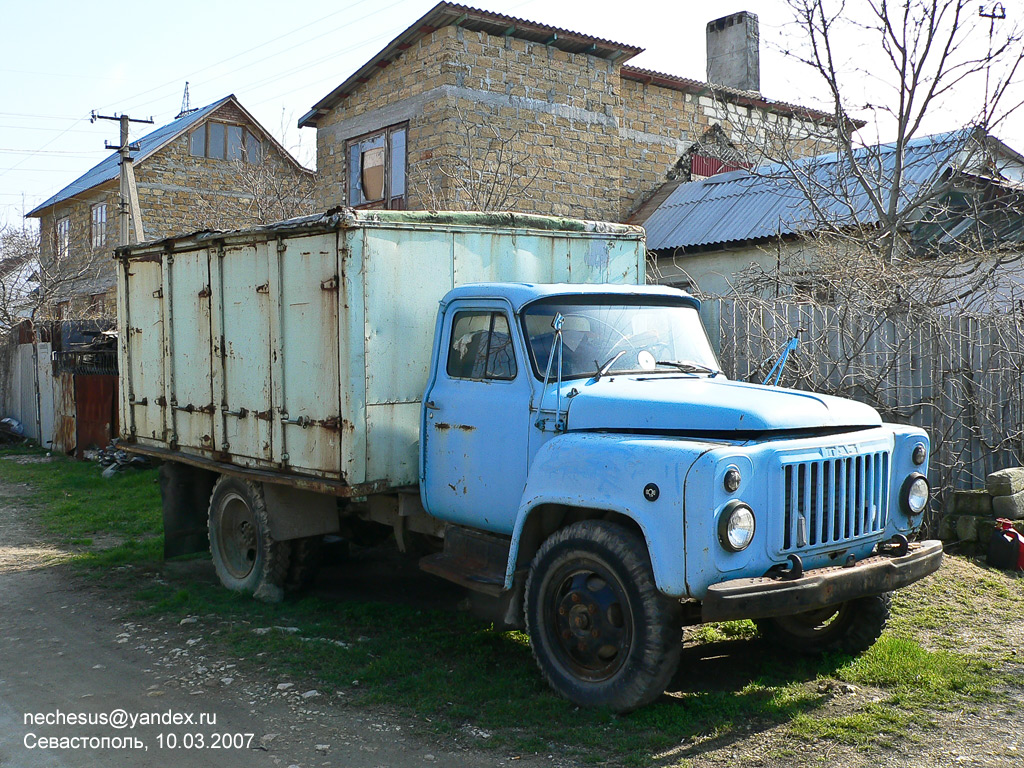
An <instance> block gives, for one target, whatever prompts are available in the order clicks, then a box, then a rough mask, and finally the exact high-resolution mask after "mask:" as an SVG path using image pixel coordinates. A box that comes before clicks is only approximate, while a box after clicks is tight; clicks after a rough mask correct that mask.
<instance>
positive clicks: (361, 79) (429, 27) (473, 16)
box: [298, 2, 644, 128]
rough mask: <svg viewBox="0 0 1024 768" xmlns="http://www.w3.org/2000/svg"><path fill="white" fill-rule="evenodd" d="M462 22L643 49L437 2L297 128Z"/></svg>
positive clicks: (601, 48) (606, 47)
mask: <svg viewBox="0 0 1024 768" xmlns="http://www.w3.org/2000/svg"><path fill="white" fill-rule="evenodd" d="M466 22H476V23H478V24H479V23H486V24H492V23H493V24H500V25H501V26H503V27H504V30H503V32H502V34H504V35H511V36H514V35H515V33H516V32H517V31H519V32H531V33H533V34H542V35H544V36H546V37H547V38H549V39H548V40H547V42H544V43H543V44H546V45H555V46H556V47H558V45H557V43H558V42H562V43H563V44H567V43H572V44H573V45H586V46H587V48H586V52H588V53H592V54H593V55H599V54H600V53H601V52H603V53H604V56H603V58H608V59H612V60H613V61H625V60H628V59H631V58H632V57H633V56H636V55H637V54H638V53H642V52H643V50H644V49H643V48H641V47H639V46H633V45H624V44H622V43H616V42H614V41H611V40H604V39H602V38H598V37H592V36H590V35H584V34H581V33H579V32H573V31H571V30H566V29H561V28H559V27H551V26H548V25H546V24H539V23H537V22H533V21H529V20H527V19H519V18H516V17H514V16H506V15H504V14H500V13H492V12H490V11H483V10H480V9H479V8H470V7H468V6H464V5H457V4H455V3H447V2H441V3H438V4H437V5H435V6H434V7H433V8H431V9H430V10H429V11H427V12H426V13H425V14H424V15H423V16H421V17H420V18H419V19H418V20H417V21H415V22H413V23H412V24H410V25H409V26H408V27H406V28H405V29H404V30H403V31H402V32H401V33H399V35H398V36H397V37H396V38H395V39H394V40H392V41H391V42H390V43H388V44H387V45H386V46H384V48H382V49H381V50H380V51H379V52H378V53H377V54H376V55H375V56H373V57H372V58H371V59H370V60H369V61H367V62H366V63H365V64H363V65H362V66H361V67H360V68H359V69H358V70H356V71H355V72H354V73H353V74H352V75H350V76H349V77H348V78H347V79H346V80H345V81H344V82H343V83H342V84H341V85H339V86H338V87H337V88H335V89H334V90H332V91H331V92H330V93H328V94H327V95H326V96H324V97H323V98H322V99H320V101H318V102H317V103H316V104H314V105H313V108H312V109H310V110H309V112H307V113H306V114H305V115H303V116H302V117H301V118H300V119H299V123H298V125H299V128H316V127H317V122H318V121H319V118H320V117H322V116H323V115H325V114H327V113H328V112H329V111H330V110H331V109H333V108H334V107H335V106H337V104H338V103H339V102H340V101H342V100H343V99H345V98H347V97H348V95H349V94H350V93H351V92H352V91H353V90H354V89H355V88H356V87H358V86H359V85H361V84H363V83H365V82H368V81H369V79H370V76H371V75H372V74H374V73H375V72H377V71H379V70H380V69H382V68H384V67H387V66H388V65H389V64H391V62H392V61H393V60H394V59H395V58H396V57H397V56H399V55H400V54H401V53H403V52H404V51H406V50H408V49H409V48H411V47H412V44H413V43H414V42H415V41H417V40H419V39H420V38H422V37H424V36H426V35H429V34H431V33H433V32H435V31H437V30H438V29H442V28H443V27H447V26H451V25H454V26H461V25H463V24H464V23H466ZM495 31H497V30H495ZM537 42H541V41H537ZM591 49H592V50H591Z"/></svg>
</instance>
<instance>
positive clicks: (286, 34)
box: [108, 0, 405, 108]
mask: <svg viewBox="0 0 1024 768" xmlns="http://www.w3.org/2000/svg"><path fill="white" fill-rule="evenodd" d="M400 1H402V2H404V1H405V0H400ZM365 2H369V0H358V1H357V2H355V3H353V4H352V5H349V6H346V7H345V8H342V9H340V10H337V11H334V12H332V13H329V14H327V15H326V16H321V17H320V18H319V19H315V20H314V21H311V22H309V23H308V24H303V25H302V26H299V27H296V28H295V29H293V30H291V31H290V32H284V33H282V34H280V35H277V36H275V37H272V38H271V39H269V40H267V41H265V42H263V43H259V44H258V45H254V46H253V47H251V48H247V49H246V50H244V51H241V52H239V53H235V54H232V55H231V56H228V57H227V58H224V59H221V60H219V61H215V62H213V63H212V64H208V65H206V66H205V67H200V68H199V69H197V70H194V71H193V72H190V73H189V74H187V75H186V76H185V77H186V78H188V79H189V80H190V81H194V78H195V76H196V75H197V74H199V73H201V72H205V71H207V70H209V69H213V68H214V67H218V66H220V65H221V64H225V63H227V62H229V61H232V60H233V59H237V58H238V57H240V56H244V55H245V54H247V53H251V52H253V51H255V50H258V49H260V48H264V47H266V46H268V45H271V44H273V43H275V42H277V41H278V40H282V39H284V38H286V37H290V36H291V35H293V34H295V33H297V32H301V31H302V30H303V29H306V28H307V27H311V26H314V25H315V24H319V23H320V22H322V21H324V20H325V19H329V18H331V17H332V16H337V15H338V14H339V13H348V12H349V11H351V10H352V8H354V7H356V6H357V5H362V4H363V3H365ZM388 7H390V6H388ZM380 10H384V9H380ZM378 12H380V11H375V12H374V13H378ZM369 15H370V16H372V15H373V13H371V14H369ZM363 18H366V17H363ZM351 23H353V22H352V20H348V21H346V22H345V24H343V25H342V26H340V27H336V28H334V29H333V30H331V31H337V30H338V29H342V28H344V27H346V26H348V25H349V24H351ZM325 34H327V33H325ZM317 37H322V35H318V36H317ZM309 39H316V38H309ZM309 39H307V40H304V41H303V42H302V43H300V44H299V45H305V44H306V43H308V41H309ZM295 47H298V45H297V46H292V47H291V48H288V49H286V50H292V48H295ZM276 55H278V54H272V55H271V56H267V57H264V58H262V59H260V61H259V62H258V63H263V62H265V61H266V60H267V59H269V58H273V56H276ZM250 66H253V65H252V64H248V65H246V66H245V67H241V68H240V69H246V68H247V67H250ZM240 69H236V70H232V71H231V73H234V72H237V71H240ZM231 73H228V74H231ZM180 82H181V78H180V77H178V78H175V79H174V80H169V81H168V82H166V83H162V84H161V85H157V86H155V87H153V88H147V89H146V90H144V91H140V92H139V93H136V94H134V95H132V96H128V97H127V98H125V99H121V100H120V101H121V102H127V103H128V104H129V106H131V107H132V108H136V107H143V106H147V105H149V104H153V103H155V102H156V101H159V100H160V98H157V99H151V100H150V101H146V102H142V103H141V104H136V103H134V102H133V99H137V98H139V97H141V96H148V95H151V94H153V93H154V92H156V91H161V90H162V89H164V88H167V87H169V86H172V85H177V84H178V83H180ZM200 82H203V81H200ZM108 106H109V105H108Z"/></svg>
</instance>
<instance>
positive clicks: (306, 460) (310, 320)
mask: <svg viewBox="0 0 1024 768" xmlns="http://www.w3.org/2000/svg"><path fill="white" fill-rule="evenodd" d="M336 242H337V241H336V236H335V235H334V234H333V233H331V234H327V235H316V236H313V237H304V238H293V239H289V240H287V241H284V247H283V248H281V249H280V250H279V251H278V253H277V261H276V263H277V265H279V268H280V269H279V272H278V273H277V274H276V275H275V270H274V269H273V266H272V268H271V275H270V279H271V286H272V288H273V285H274V282H275V278H276V280H277V284H278V286H279V288H278V290H277V291H274V290H272V291H271V294H272V296H277V297H279V302H280V304H279V307H278V313H277V314H276V318H278V319H279V322H278V323H277V325H276V326H275V325H274V318H272V319H271V323H272V325H271V334H272V335H273V336H274V338H275V344H274V348H275V349H276V351H277V354H276V356H275V357H274V358H273V359H272V360H271V378H272V379H273V381H274V402H275V403H279V404H280V407H279V409H278V413H277V414H275V416H276V419H277V423H276V424H275V429H279V430H280V431H279V432H275V434H276V435H280V439H279V440H275V450H274V453H275V459H276V460H278V461H281V462H282V463H283V464H287V465H288V466H290V467H293V468H294V469H297V470H306V471H310V472H313V473H316V474H323V473H332V474H333V473H337V472H339V471H340V463H341V444H340V436H341V400H340V393H339V390H338V282H339V280H338V256H337V246H336ZM271 258H272V259H273V254H272V255H271ZM272 264H273V262H272Z"/></svg>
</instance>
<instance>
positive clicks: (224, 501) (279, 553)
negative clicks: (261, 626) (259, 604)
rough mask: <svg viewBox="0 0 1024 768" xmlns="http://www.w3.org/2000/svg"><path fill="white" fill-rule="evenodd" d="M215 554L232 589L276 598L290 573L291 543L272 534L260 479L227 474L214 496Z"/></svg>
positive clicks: (219, 569) (222, 578) (218, 567)
mask: <svg viewBox="0 0 1024 768" xmlns="http://www.w3.org/2000/svg"><path fill="white" fill-rule="evenodd" d="M209 530H210V554H211V556H212V558H213V567H214V570H215V571H216V572H217V577H218V578H219V579H220V581H221V583H222V584H223V585H224V586H225V587H227V588H228V589H231V590H234V591H236V592H246V593H248V594H251V595H254V596H255V597H258V598H260V599H261V600H267V601H269V602H276V601H278V600H280V599H281V598H282V596H283V589H282V587H283V584H284V580H285V577H286V576H287V574H288V556H289V546H288V542H284V541H275V540H274V538H273V537H272V536H271V535H270V524H269V519H268V513H267V505H266V502H265V501H264V499H263V488H262V486H261V485H259V484H258V483H253V482H250V481H248V480H240V479H238V478H235V477H229V476H227V475H223V476H222V477H221V478H220V479H219V480H218V481H217V484H216V485H214V487H213V493H212V494H211V495H210V519H209Z"/></svg>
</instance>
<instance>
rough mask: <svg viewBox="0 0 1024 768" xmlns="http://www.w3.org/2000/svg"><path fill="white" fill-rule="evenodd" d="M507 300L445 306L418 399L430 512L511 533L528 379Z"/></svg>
mask: <svg viewBox="0 0 1024 768" xmlns="http://www.w3.org/2000/svg"><path fill="white" fill-rule="evenodd" d="M514 331H515V328H514V326H513V324H512V316H511V313H510V312H509V311H508V308H507V305H502V304H501V303H499V302H491V303H484V304H478V303H474V304H473V305H472V306H469V305H466V304H462V305H455V306H452V307H451V308H449V310H448V311H447V313H446V315H445V318H444V323H443V326H442V331H441V337H440V342H439V345H438V359H437V360H435V362H434V366H435V375H434V377H433V381H432V383H431V384H430V385H429V389H428V390H427V392H426V396H425V399H424V417H423V441H424V448H423V489H424V493H423V501H424V504H425V505H426V508H427V510H428V511H429V512H430V513H431V514H432V515H434V516H435V517H438V518H441V519H443V520H449V521H451V522H455V523H462V524H465V525H470V526H473V527H476V528H483V529H485V530H490V531H495V532H498V533H511V532H512V528H513V526H514V525H515V518H516V512H517V511H518V509H519V502H520V499H521V498H522V495H523V489H524V488H525V486H526V471H527V443H528V435H529V431H528V421H529V401H530V382H529V372H528V368H527V366H526V364H525V362H524V361H525V358H524V356H523V354H522V348H521V345H520V342H519V339H518V334H516V333H515V332H514Z"/></svg>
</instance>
